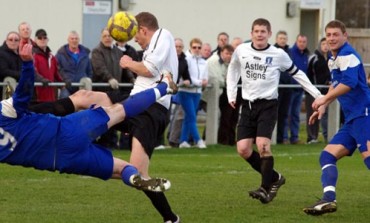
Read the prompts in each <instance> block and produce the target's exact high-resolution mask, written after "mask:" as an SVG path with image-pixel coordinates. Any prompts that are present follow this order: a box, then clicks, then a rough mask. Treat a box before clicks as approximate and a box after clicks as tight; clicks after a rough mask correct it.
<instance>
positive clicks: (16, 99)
mask: <svg viewBox="0 0 370 223" xmlns="http://www.w3.org/2000/svg"><path fill="white" fill-rule="evenodd" d="M19 56H20V57H21V59H22V61H23V63H22V74H21V77H20V79H19V82H18V85H17V88H16V89H15V92H14V94H13V96H12V97H13V104H14V107H15V108H16V110H17V112H22V110H23V111H25V110H27V107H28V103H29V101H30V100H31V99H32V94H33V90H34V81H35V70H34V67H33V61H32V60H33V56H32V45H31V44H26V45H24V46H21V47H20V52H19Z"/></svg>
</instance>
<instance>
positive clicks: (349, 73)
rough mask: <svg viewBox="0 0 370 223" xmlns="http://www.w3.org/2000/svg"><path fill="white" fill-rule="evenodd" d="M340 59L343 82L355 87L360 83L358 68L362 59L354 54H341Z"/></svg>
mask: <svg viewBox="0 0 370 223" xmlns="http://www.w3.org/2000/svg"><path fill="white" fill-rule="evenodd" d="M338 59H339V66H340V67H339V69H340V71H341V72H342V74H343V76H342V80H341V81H340V82H341V83H342V84H345V85H347V86H349V87H350V88H354V87H355V86H356V85H357V83H358V73H360V72H358V69H360V63H361V61H360V60H359V59H358V58H357V57H356V56H355V55H354V54H350V55H346V56H341V57H340V58H338Z"/></svg>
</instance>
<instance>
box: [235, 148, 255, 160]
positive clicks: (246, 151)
mask: <svg viewBox="0 0 370 223" xmlns="http://www.w3.org/2000/svg"><path fill="white" fill-rule="evenodd" d="M237 152H238V154H239V156H241V157H243V158H244V159H248V158H249V157H250V156H251V154H252V150H251V149H249V148H248V147H240V146H238V147H237Z"/></svg>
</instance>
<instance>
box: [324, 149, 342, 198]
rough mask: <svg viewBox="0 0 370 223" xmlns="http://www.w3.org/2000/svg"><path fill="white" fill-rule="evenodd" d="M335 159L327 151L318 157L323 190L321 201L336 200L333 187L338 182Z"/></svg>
mask: <svg viewBox="0 0 370 223" xmlns="http://www.w3.org/2000/svg"><path fill="white" fill-rule="evenodd" d="M336 163H337V159H336V158H335V156H333V155H332V154H330V153H328V152H327V151H322V152H321V155H320V165H321V171H322V174H321V183H322V187H323V190H324V196H323V200H325V201H334V200H335V199H336V193H335V187H336V184H337V180H338V169H337V165H336Z"/></svg>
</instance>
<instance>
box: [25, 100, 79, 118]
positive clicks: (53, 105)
mask: <svg viewBox="0 0 370 223" xmlns="http://www.w3.org/2000/svg"><path fill="white" fill-rule="evenodd" d="M29 109H30V111H33V112H36V113H41V114H46V113H50V114H53V115H56V116H65V115H68V114H72V113H73V112H75V107H74V105H73V103H72V101H71V99H70V98H62V99H59V100H57V101H55V102H45V103H40V104H35V105H31V106H30V107H29Z"/></svg>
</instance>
